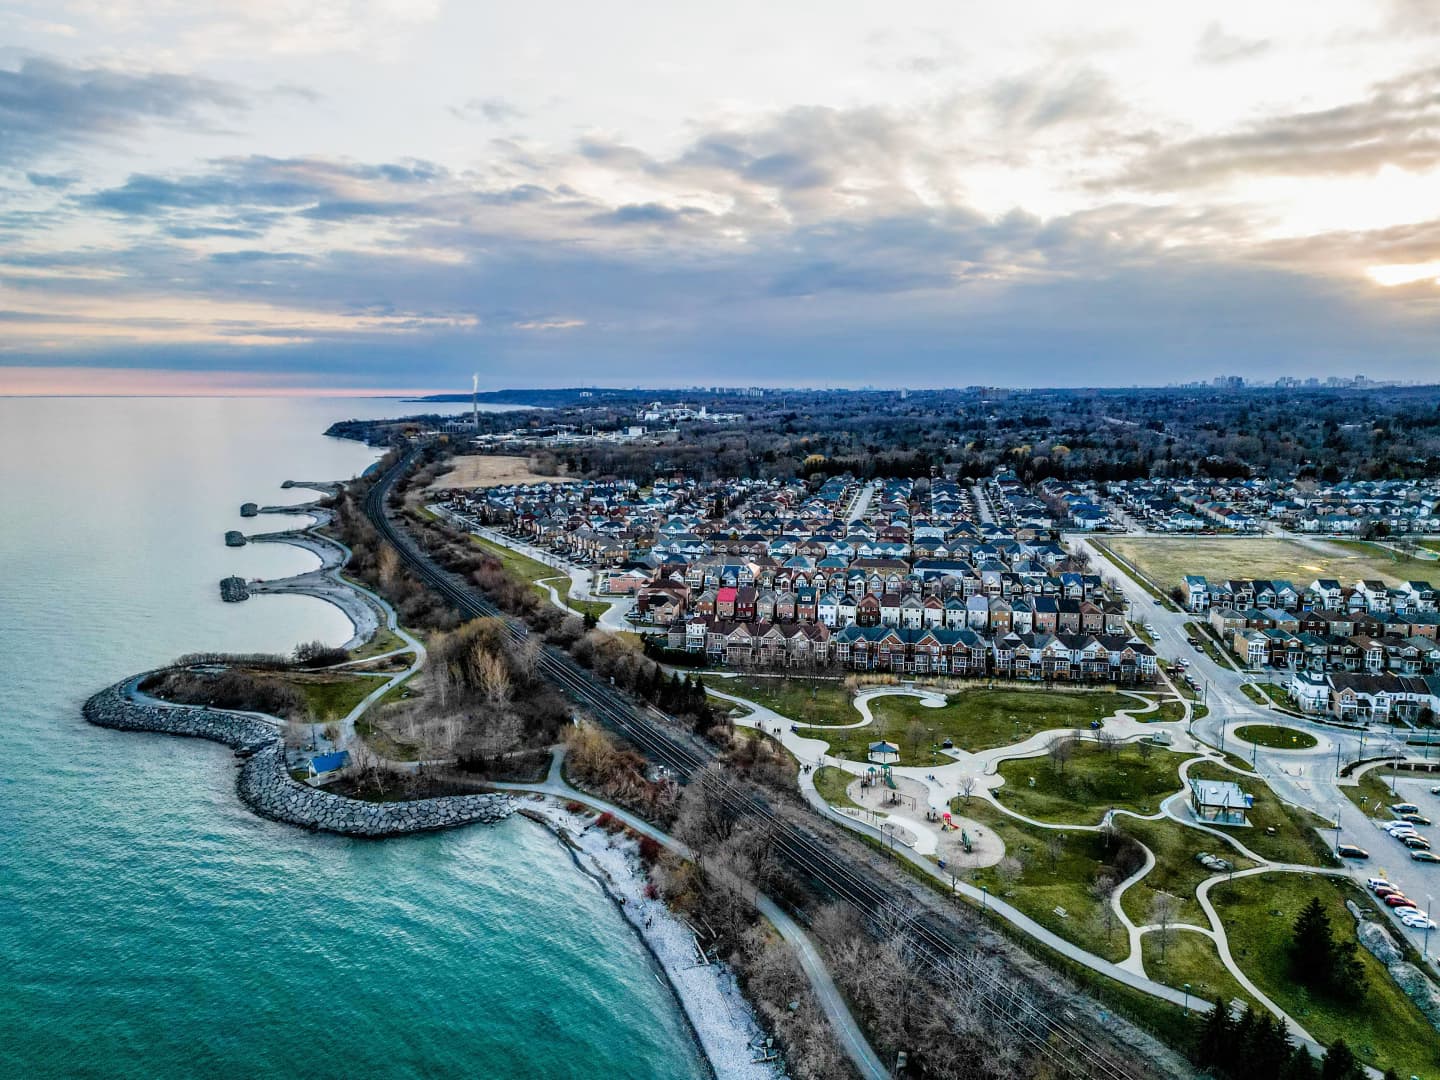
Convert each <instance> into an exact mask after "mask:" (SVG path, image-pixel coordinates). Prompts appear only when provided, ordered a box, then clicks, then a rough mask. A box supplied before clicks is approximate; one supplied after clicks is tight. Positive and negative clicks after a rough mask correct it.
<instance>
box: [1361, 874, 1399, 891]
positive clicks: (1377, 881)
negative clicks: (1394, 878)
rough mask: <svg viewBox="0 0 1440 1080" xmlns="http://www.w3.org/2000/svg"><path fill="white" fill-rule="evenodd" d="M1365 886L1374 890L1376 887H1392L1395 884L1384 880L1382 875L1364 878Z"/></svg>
mask: <svg viewBox="0 0 1440 1080" xmlns="http://www.w3.org/2000/svg"><path fill="white" fill-rule="evenodd" d="M1365 884H1366V886H1367V887H1368V888H1369V889H1370V890H1371V891H1372V892H1374V891H1375V890H1376V889H1393V888H1394V887H1395V886H1393V885H1391V884H1390V882H1388V881H1386V880H1385V879H1384V878H1383V877H1372V878H1366V879H1365Z"/></svg>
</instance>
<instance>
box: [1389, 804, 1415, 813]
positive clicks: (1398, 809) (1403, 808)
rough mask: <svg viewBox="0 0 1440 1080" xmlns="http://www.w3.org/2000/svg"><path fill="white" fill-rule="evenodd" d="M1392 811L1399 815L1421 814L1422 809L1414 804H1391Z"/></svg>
mask: <svg viewBox="0 0 1440 1080" xmlns="http://www.w3.org/2000/svg"><path fill="white" fill-rule="evenodd" d="M1390 809H1391V810H1392V811H1394V812H1395V813H1397V814H1418V813H1419V812H1420V807H1418V806H1416V805H1415V804H1414V803H1413V802H1397V803H1391V804H1390Z"/></svg>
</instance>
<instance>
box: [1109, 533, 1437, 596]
mask: <svg viewBox="0 0 1440 1080" xmlns="http://www.w3.org/2000/svg"><path fill="white" fill-rule="evenodd" d="M1106 543H1107V544H1108V545H1109V547H1110V548H1111V550H1112V551H1114V552H1115V554H1117V555H1119V556H1120V557H1121V558H1123V559H1125V560H1126V561H1127V562H1130V563H1132V564H1133V565H1134V566H1135V567H1136V568H1137V569H1138V570H1140V572H1141V573H1143V574H1145V575H1146V576H1147V577H1149V578H1150V580H1151V581H1153V582H1154V583H1155V584H1156V585H1157V586H1159V587H1160V588H1161V589H1162V590H1169V589H1170V588H1171V587H1172V586H1175V585H1178V584H1180V582H1181V580H1182V579H1183V578H1184V577H1185V575H1186V574H1201V575H1203V576H1204V577H1207V578H1211V579H1212V580H1224V579H1226V578H1242V579H1253V578H1260V579H1264V580H1273V579H1275V578H1280V579H1282V580H1285V581H1289V582H1291V583H1293V584H1294V585H1295V587H1296V588H1303V587H1304V586H1306V585H1308V584H1310V582H1312V581H1314V580H1315V579H1316V578H1338V579H1339V580H1340V581H1341V582H1342V583H1344V584H1347V585H1349V584H1353V583H1354V582H1356V581H1358V580H1360V579H1361V578H1380V579H1381V580H1383V581H1387V582H1389V583H1390V584H1392V585H1394V584H1398V583H1400V582H1402V581H1408V580H1410V579H1412V578H1418V579H1420V580H1422V581H1424V580H1429V579H1432V578H1440V567H1437V564H1436V563H1433V562H1428V561H1423V560H1420V559H1412V558H1409V557H1408V556H1403V555H1398V554H1396V553H1395V552H1392V551H1389V550H1387V549H1385V548H1382V547H1377V546H1376V545H1374V544H1368V543H1365V542H1364V541H1360V540H1304V541H1301V540H1283V539H1275V538H1270V537H1230V536H1217V537H1211V536H1199V537H1184V538H1179V537H1177V538H1175V539H1170V538H1168V537H1167V538H1157V537H1139V536H1116V537H1111V538H1110V539H1109V540H1107V541H1106Z"/></svg>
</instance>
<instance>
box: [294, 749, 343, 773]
mask: <svg viewBox="0 0 1440 1080" xmlns="http://www.w3.org/2000/svg"><path fill="white" fill-rule="evenodd" d="M348 764H350V751H349V750H336V751H334V752H333V753H329V754H316V755H315V756H314V757H312V758H311V759H310V764H309V765H308V766H306V768H305V775H306V776H307V777H309V778H310V779H311V780H315V779H317V778H319V777H322V776H329V775H330V774H331V773H335V772H339V771H340V770H341V769H343V768H345V766H346V765H348Z"/></svg>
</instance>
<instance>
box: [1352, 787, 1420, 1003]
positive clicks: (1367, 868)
mask: <svg viewBox="0 0 1440 1080" xmlns="http://www.w3.org/2000/svg"><path fill="white" fill-rule="evenodd" d="M1387 782H1388V777H1387ZM1436 785H1440V775H1431V776H1424V777H1420V778H1418V779H1406V778H1403V777H1402V778H1401V779H1400V780H1399V781H1398V782H1397V783H1396V785H1395V790H1396V793H1397V794H1396V798H1395V800H1394V801H1395V802H1410V803H1414V804H1415V805H1416V806H1418V807H1419V808H1420V813H1422V814H1424V815H1425V816H1426V817H1428V818H1429V819H1430V820H1431V821H1433V822H1436V824H1435V825H1418V826H1416V829H1417V831H1418V832H1419V833H1420V835H1421V836H1423V837H1425V838H1426V839H1427V840H1429V841H1430V842H1431V843H1433V844H1435V845H1436V850H1437V852H1440V795H1432V794H1430V789H1431V788H1432V787H1435V786H1436ZM1351 839H1353V842H1355V843H1360V844H1361V845H1362V846H1363V847H1366V848H1368V849H1369V851H1370V861H1369V863H1368V864H1361V865H1362V866H1363V867H1364V868H1363V869H1362V870H1361V871H1360V872H1361V873H1362V874H1364V875H1366V876H1372V877H1383V878H1386V879H1387V880H1389V881H1390V882H1391V884H1393V885H1395V886H1397V887H1398V888H1399V889H1400V890H1401V891H1402V892H1404V893H1405V895H1406V896H1408V897H1409V898H1410V899H1411V900H1412V901H1414V903H1415V905H1416V906H1417V907H1418V908H1420V909H1421V910H1422V911H1423V910H1424V909H1425V905H1426V901H1427V898H1429V897H1434V901H1435V902H1434V903H1433V904H1432V905H1431V916H1432V917H1433V918H1435V921H1436V922H1437V923H1440V863H1421V862H1415V861H1414V860H1413V859H1411V858H1410V851H1409V849H1407V848H1406V847H1405V846H1404V845H1403V844H1401V843H1400V841H1398V840H1395V839H1392V838H1391V837H1389V836H1386V835H1385V833H1384V832H1382V831H1381V830H1380V829H1379V828H1374V830H1373V835H1372V836H1370V837H1367V838H1366V839H1365V840H1364V841H1361V840H1360V839H1359V838H1358V837H1352V838H1351ZM1391 925H1392V926H1393V927H1394V929H1395V931H1396V933H1400V934H1405V935H1408V936H1409V939H1410V941H1411V942H1412V943H1413V944H1414V945H1415V948H1416V949H1420V948H1421V947H1422V946H1423V943H1424V940H1425V933H1424V931H1423V930H1411V929H1410V928H1408V927H1406V926H1404V925H1403V924H1402V923H1401V922H1400V920H1399V919H1396V918H1394V917H1393V916H1392V917H1391ZM1437 953H1440V930H1432V931H1430V956H1431V957H1432V958H1433V957H1435V956H1436V955H1437ZM1432 974H1433V972H1432Z"/></svg>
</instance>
